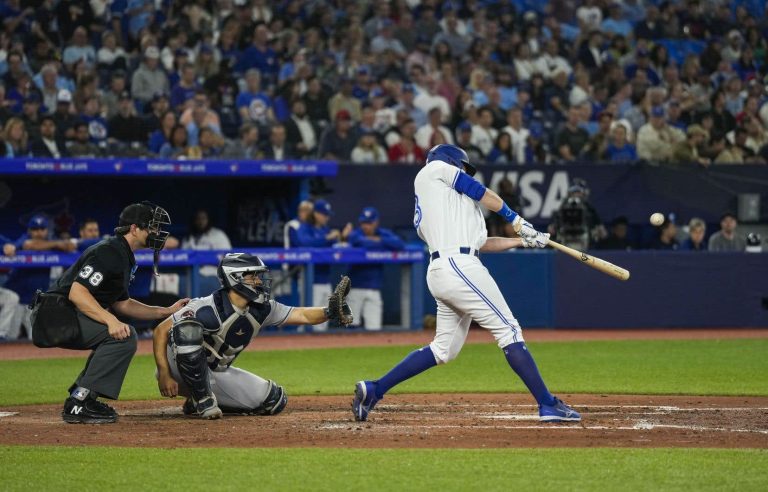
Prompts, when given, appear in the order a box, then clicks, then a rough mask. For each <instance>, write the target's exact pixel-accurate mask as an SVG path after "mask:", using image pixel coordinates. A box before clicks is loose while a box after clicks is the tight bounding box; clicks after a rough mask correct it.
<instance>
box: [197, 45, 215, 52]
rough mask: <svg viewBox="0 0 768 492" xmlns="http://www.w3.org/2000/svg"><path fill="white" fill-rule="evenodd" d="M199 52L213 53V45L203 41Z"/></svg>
mask: <svg viewBox="0 0 768 492" xmlns="http://www.w3.org/2000/svg"><path fill="white" fill-rule="evenodd" d="M200 53H208V54H211V53H213V46H211V45H210V44H207V43H203V44H201V45H200Z"/></svg>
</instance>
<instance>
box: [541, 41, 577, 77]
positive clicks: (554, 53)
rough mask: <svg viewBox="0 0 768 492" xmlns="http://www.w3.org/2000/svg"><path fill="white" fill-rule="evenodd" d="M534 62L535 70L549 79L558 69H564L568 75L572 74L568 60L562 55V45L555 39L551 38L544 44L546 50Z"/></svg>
mask: <svg viewBox="0 0 768 492" xmlns="http://www.w3.org/2000/svg"><path fill="white" fill-rule="evenodd" d="M534 63H535V67H536V70H535V71H536V72H538V73H540V74H541V75H543V76H544V78H545V79H547V80H549V79H551V78H552V77H553V76H554V74H555V73H556V72H558V71H562V72H563V73H564V74H565V75H566V76H570V75H571V73H572V72H573V69H572V68H571V64H570V63H568V60H566V59H565V58H563V57H562V56H561V55H560V46H559V45H558V43H557V41H556V40H554V39H550V40H548V41H547V42H546V43H545V44H544V51H543V52H542V53H541V54H540V55H539V57H538V58H536V61H535V62H534Z"/></svg>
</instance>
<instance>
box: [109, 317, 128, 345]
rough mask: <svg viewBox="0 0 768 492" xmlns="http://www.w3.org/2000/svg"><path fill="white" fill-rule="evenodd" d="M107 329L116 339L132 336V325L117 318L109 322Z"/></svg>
mask: <svg viewBox="0 0 768 492" xmlns="http://www.w3.org/2000/svg"><path fill="white" fill-rule="evenodd" d="M107 330H108V331H109V336H111V337H112V338H114V339H115V340H125V339H126V338H128V337H129V336H131V327H130V326H128V325H126V324H125V323H123V322H122V321H120V320H117V319H116V320H115V321H110V322H109V323H108V324H107Z"/></svg>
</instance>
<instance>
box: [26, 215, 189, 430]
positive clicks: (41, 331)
mask: <svg viewBox="0 0 768 492" xmlns="http://www.w3.org/2000/svg"><path fill="white" fill-rule="evenodd" d="M170 223H171V218H170V216H169V215H168V212H166V211H165V210H164V209H163V208H162V207H158V206H157V205H154V204H152V203H149V202H142V203H134V204H132V205H128V206H127V207H125V209H124V210H123V211H122V213H121V214H120V222H119V225H118V227H117V228H116V229H115V236H114V237H110V238H107V239H104V240H103V241H100V242H99V243H97V244H94V245H93V246H91V247H89V248H88V249H86V250H85V251H84V252H83V254H82V256H81V257H80V258H79V259H78V260H77V262H76V263H75V264H74V265H72V266H71V267H69V269H67V271H65V272H64V274H63V275H62V276H61V277H60V278H59V280H58V281H57V282H56V284H55V286H54V288H53V289H51V291H50V292H48V293H42V292H40V291H38V293H37V295H36V296H35V300H34V301H33V302H32V305H31V307H32V317H31V319H32V339H33V341H34V343H35V345H37V346H38V347H62V348H68V349H74V350H92V351H93V352H91V355H90V357H88V361H87V362H86V363H85V368H84V369H83V371H82V372H81V373H80V375H79V376H78V377H77V379H76V380H75V382H74V384H72V386H71V387H70V388H69V392H70V396H69V398H67V400H66V401H65V402H64V410H63V411H62V414H61V416H62V418H63V419H64V421H65V422H69V423H84V424H102V423H112V422H115V421H117V413H116V412H115V410H114V409H113V408H112V407H110V406H109V405H106V404H105V403H103V402H101V401H99V400H98V399H97V398H98V397H100V396H101V397H105V398H110V399H113V400H115V399H117V397H118V396H119V395H120V388H121V387H122V385H123V380H124V379H125V373H126V372H127V371H128V365H129V364H130V362H131V359H132V358H133V354H135V353H136V345H137V344H136V340H137V337H136V330H134V328H133V327H132V326H129V325H127V324H125V323H123V322H122V321H120V320H119V319H118V318H117V316H126V317H131V318H135V319H140V320H153V319H159V318H165V317H167V316H170V315H171V314H173V313H174V312H176V311H177V310H179V309H181V308H182V307H183V306H184V305H185V304H186V303H187V302H188V301H189V300H188V299H182V300H180V301H178V302H176V304H174V305H173V306H171V307H168V308H164V307H158V306H147V305H145V304H142V303H140V302H138V301H136V300H134V299H131V298H130V296H129V295H128V286H129V285H130V282H131V280H132V279H133V275H134V273H135V272H136V259H135V257H134V255H133V253H134V251H136V250H138V249H142V248H151V249H153V250H154V252H155V271H157V260H158V258H159V253H160V250H161V249H163V246H164V245H165V240H166V239H167V237H168V232H167V231H164V230H163V229H162V228H163V226H165V225H169V224H170Z"/></svg>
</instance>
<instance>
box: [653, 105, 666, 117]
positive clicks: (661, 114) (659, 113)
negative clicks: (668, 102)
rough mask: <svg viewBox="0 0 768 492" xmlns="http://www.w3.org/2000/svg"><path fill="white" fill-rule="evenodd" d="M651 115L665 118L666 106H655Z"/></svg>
mask: <svg viewBox="0 0 768 492" xmlns="http://www.w3.org/2000/svg"><path fill="white" fill-rule="evenodd" d="M651 116H656V117H657V118H663V117H664V107H663V106H654V107H653V109H651Z"/></svg>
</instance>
